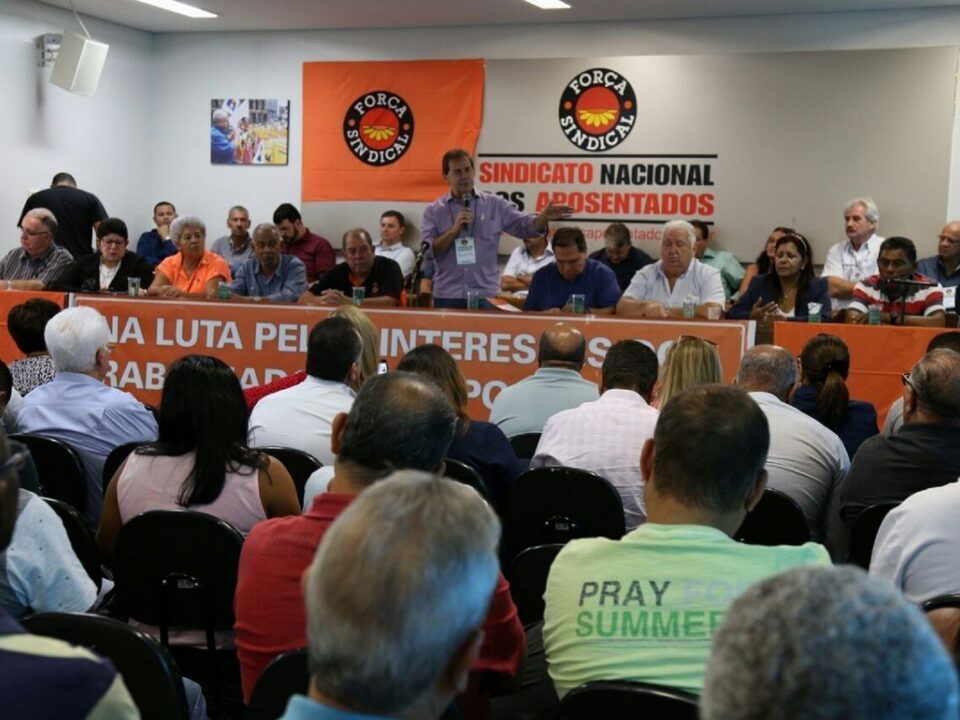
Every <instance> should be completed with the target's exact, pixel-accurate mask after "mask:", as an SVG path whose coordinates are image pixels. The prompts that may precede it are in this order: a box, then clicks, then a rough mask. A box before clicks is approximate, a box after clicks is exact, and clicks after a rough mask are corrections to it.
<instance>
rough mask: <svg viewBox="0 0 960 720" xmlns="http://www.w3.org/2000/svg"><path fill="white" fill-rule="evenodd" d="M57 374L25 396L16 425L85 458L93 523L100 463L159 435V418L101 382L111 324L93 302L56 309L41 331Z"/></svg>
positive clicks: (97, 514)
mask: <svg viewBox="0 0 960 720" xmlns="http://www.w3.org/2000/svg"><path fill="white" fill-rule="evenodd" d="M44 339H45V340H46V343H47V350H48V351H49V353H50V356H51V357H52V358H53V363H54V365H55V366H56V368H57V374H56V377H54V378H53V380H52V381H51V382H49V383H47V384H46V385H40V386H39V387H36V388H34V390H33V391H32V392H31V393H30V394H29V395H28V396H27V397H26V398H24V402H23V407H22V408H21V410H20V417H19V420H20V423H19V424H20V431H21V432H25V433H36V434H38V435H47V436H49V437H53V438H56V439H58V440H62V441H63V442H66V443H68V444H69V445H70V446H72V447H73V448H74V449H75V450H76V451H77V452H78V453H79V454H80V459H81V460H82V461H83V470H84V474H85V475H86V480H87V491H86V506H85V508H84V513H83V515H84V518H85V519H86V520H87V522H88V523H89V524H90V525H91V526H92V527H94V528H95V527H96V526H97V524H98V523H99V521H100V511H101V509H102V507H103V486H102V477H101V476H102V475H103V463H104V461H105V460H106V459H107V455H109V454H110V451H111V450H113V449H114V448H115V447H117V446H119V445H123V444H124V443H128V442H151V441H153V440H156V439H157V421H156V419H155V418H154V417H153V414H152V413H151V412H150V411H149V410H148V409H147V408H146V407H145V406H144V405H143V403H141V402H140V401H138V400H137V399H136V398H135V397H134V396H133V395H131V394H130V393H128V392H123V391H122V390H117V389H116V388H112V387H109V386H107V385H104V383H103V379H104V378H105V377H106V375H107V372H108V371H109V370H110V352H111V350H112V346H111V344H110V330H109V328H108V327H107V321H106V320H105V319H104V317H103V315H101V314H100V313H98V312H97V311H96V310H94V309H93V308H89V307H76V308H70V309H68V310H63V311H62V312H59V313H57V314H56V315H55V316H54V317H53V318H52V319H51V320H50V322H48V323H47V327H46V330H45V331H44Z"/></svg>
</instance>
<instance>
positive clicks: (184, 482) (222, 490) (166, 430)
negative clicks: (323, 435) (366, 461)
mask: <svg viewBox="0 0 960 720" xmlns="http://www.w3.org/2000/svg"><path fill="white" fill-rule="evenodd" d="M246 442H247V406H246V403H244V400H243V392H242V391H241V389H240V381H239V380H237V376H236V375H235V374H234V372H233V370H231V369H230V367H229V366H228V365H226V364H225V363H223V362H222V361H220V360H218V359H216V358H213V357H208V356H205V355H187V356H186V357H183V358H180V359H179V360H177V361H176V362H174V363H173V364H172V365H171V366H170V368H169V370H168V371H167V377H166V380H165V381H164V383H163V394H162V396H161V401H160V437H159V440H158V442H156V443H153V444H150V445H146V446H144V447H142V448H138V449H137V450H135V451H134V452H133V453H132V454H131V455H130V457H129V458H127V460H126V462H124V464H123V465H121V466H120V468H119V469H118V470H117V472H116V474H115V475H114V476H113V479H112V480H111V481H110V484H109V485H108V486H107V489H106V492H105V495H104V504H103V515H102V517H101V519H100V528H99V529H98V530H97V545H98V547H99V548H100V553H101V557H102V558H103V559H104V561H105V562H107V563H108V564H109V562H110V560H111V559H112V557H113V549H114V545H115V544H116V540H117V535H118V534H119V532H120V528H121V527H122V526H123V525H124V523H126V522H127V521H128V520H130V519H131V518H133V517H135V516H136V515H138V514H140V513H142V512H146V511H148V510H174V509H178V508H186V509H189V510H197V511H199V512H204V513H207V514H209V515H215V516H216V517H218V518H220V519H222V520H225V521H226V522H228V523H230V524H231V525H233V526H234V527H235V528H237V530H239V531H240V532H241V533H242V534H243V535H246V534H247V533H248V532H250V529H251V528H252V527H253V526H254V525H255V524H256V523H258V522H260V521H261V520H264V519H266V518H268V517H277V516H280V515H297V514H299V512H300V507H299V503H298V502H297V491H296V489H295V488H294V485H293V480H292V479H291V478H290V474H289V473H288V472H287V470H286V468H284V467H283V465H282V464H281V463H280V461H278V460H277V459H276V458H273V457H270V456H269V455H265V454H264V453H261V452H258V451H256V450H251V449H250V448H248V447H247V445H246Z"/></svg>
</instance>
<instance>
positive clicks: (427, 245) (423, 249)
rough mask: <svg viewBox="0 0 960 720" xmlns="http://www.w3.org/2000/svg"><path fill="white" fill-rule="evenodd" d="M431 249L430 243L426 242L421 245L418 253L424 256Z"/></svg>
mask: <svg viewBox="0 0 960 720" xmlns="http://www.w3.org/2000/svg"><path fill="white" fill-rule="evenodd" d="M429 249H430V243H428V242H426V241H424V242H422V243H420V250H418V251H417V252H418V253H419V254H420V255H423V254H424V253H425V252H426V251H427V250H429Z"/></svg>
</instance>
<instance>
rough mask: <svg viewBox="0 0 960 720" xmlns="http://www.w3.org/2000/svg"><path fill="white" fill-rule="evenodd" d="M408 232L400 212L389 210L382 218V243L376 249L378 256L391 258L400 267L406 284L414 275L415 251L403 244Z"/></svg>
mask: <svg viewBox="0 0 960 720" xmlns="http://www.w3.org/2000/svg"><path fill="white" fill-rule="evenodd" d="M406 231H407V225H406V220H404V218H403V213H401V212H400V211H399V210H387V211H386V212H385V213H383V215H381V216H380V243H379V244H378V245H377V247H376V248H375V251H376V253H377V255H383V256H384V257H387V258H390V259H391V260H393V261H394V262H395V263H397V265H399V266H400V272H402V273H403V281H404V282H405V283H406V282H408V281H409V280H410V276H411V275H413V265H414V261H415V258H414V255H413V250H411V249H410V248H408V247H407V246H406V245H404V244H403V235H404V233H405V232H406Z"/></svg>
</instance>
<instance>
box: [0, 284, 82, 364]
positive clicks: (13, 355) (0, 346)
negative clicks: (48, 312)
mask: <svg viewBox="0 0 960 720" xmlns="http://www.w3.org/2000/svg"><path fill="white" fill-rule="evenodd" d="M33 298H43V299H44V300H49V301H51V302H54V303H56V304H57V305H59V306H60V307H66V306H67V299H68V296H67V295H66V294H65V293H55V292H33V291H27V290H0V359H2V360H3V361H4V362H5V363H6V364H7V365H8V366H9V365H10V363H12V362H13V361H14V360H19V359H20V358H22V357H23V353H22V352H20V349H19V348H18V347H17V345H16V343H14V342H13V338H12V337H10V332H9V331H8V330H7V315H8V314H9V312H10V309H11V308H12V307H13V306H15V305H19V304H21V303H25V302H26V301H27V300H31V299H33Z"/></svg>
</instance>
